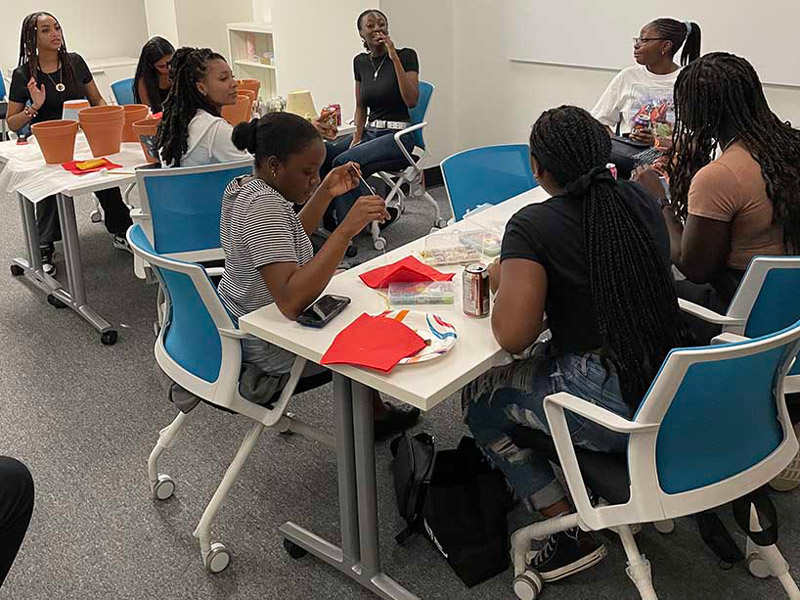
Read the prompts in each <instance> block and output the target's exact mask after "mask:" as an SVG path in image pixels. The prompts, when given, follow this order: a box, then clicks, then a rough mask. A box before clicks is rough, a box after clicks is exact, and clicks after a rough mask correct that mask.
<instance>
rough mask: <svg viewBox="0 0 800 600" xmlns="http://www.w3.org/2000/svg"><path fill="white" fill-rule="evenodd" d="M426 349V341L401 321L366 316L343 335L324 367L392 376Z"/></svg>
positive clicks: (344, 330)
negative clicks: (404, 361) (347, 367)
mask: <svg viewBox="0 0 800 600" xmlns="http://www.w3.org/2000/svg"><path fill="white" fill-rule="evenodd" d="M424 347H425V340H423V339H422V338H421V337H420V336H418V335H417V334H416V332H415V331H414V330H413V329H410V328H409V327H407V326H406V325H404V324H403V323H401V322H400V321H397V320H395V319H387V318H385V317H381V316H378V317H373V316H370V315H368V314H366V313H364V314H362V315H361V316H360V317H358V318H357V319H356V320H355V321H353V322H352V323H350V325H348V326H347V327H345V328H344V329H343V330H342V331H340V332H339V335H337V336H336V338H335V339H334V340H333V343H332V344H331V346H330V348H328V350H327V352H325V355H324V356H323V357H322V363H321V364H323V365H336V364H346V365H355V366H358V367H368V368H370V369H377V370H378V371H383V372H384V373H388V372H389V371H391V370H392V369H393V368H394V366H395V365H396V364H397V363H398V362H400V361H401V360H402V359H404V358H406V357H408V356H413V355H414V354H416V353H417V352H419V351H420V350H422V349H423V348H424Z"/></svg>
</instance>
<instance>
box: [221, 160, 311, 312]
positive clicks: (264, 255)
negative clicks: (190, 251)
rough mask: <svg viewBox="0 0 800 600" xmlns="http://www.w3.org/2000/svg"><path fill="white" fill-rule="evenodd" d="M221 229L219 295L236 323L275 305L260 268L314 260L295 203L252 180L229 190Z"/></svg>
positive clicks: (239, 181) (238, 180)
mask: <svg viewBox="0 0 800 600" xmlns="http://www.w3.org/2000/svg"><path fill="white" fill-rule="evenodd" d="M219 228H220V229H219V234H220V240H221V242H222V249H223V251H224V252H225V273H224V274H223V275H222V280H221V281H220V283H219V287H218V289H219V295H220V297H221V298H222V302H223V304H224V305H225V307H226V308H227V309H228V311H229V312H230V313H231V314H232V315H233V316H234V318H236V319H238V318H239V317H241V316H242V315H244V314H246V313H249V312H251V311H254V310H256V309H259V308H261V307H263V306H267V305H269V304H272V303H273V302H274V301H275V299H274V298H273V297H272V294H270V292H269V290H268V289H267V286H266V285H265V284H264V279H263V278H262V277H261V273H260V272H259V269H260V268H261V267H263V266H264V265H269V264H273V263H279V262H293V263H297V265H298V266H303V265H304V264H306V263H307V262H308V261H310V260H311V259H312V258H313V256H314V248H313V247H312V246H311V240H310V239H309V238H308V235H306V232H305V230H304V229H303V226H302V224H301V223H300V219H298V218H297V214H296V213H295V212H294V208H293V207H292V205H291V203H290V202H289V201H288V200H286V199H285V198H284V197H283V196H281V194H280V193H279V192H277V191H276V190H274V189H272V188H271V187H270V186H269V185H267V183H266V182H265V181H264V180H263V179H259V178H257V177H255V178H254V177H252V176H251V175H244V176H241V177H237V178H236V179H234V180H233V181H231V182H230V183H229V184H228V187H227V188H225V193H224V194H223V196H222V214H221V217H220V222H219Z"/></svg>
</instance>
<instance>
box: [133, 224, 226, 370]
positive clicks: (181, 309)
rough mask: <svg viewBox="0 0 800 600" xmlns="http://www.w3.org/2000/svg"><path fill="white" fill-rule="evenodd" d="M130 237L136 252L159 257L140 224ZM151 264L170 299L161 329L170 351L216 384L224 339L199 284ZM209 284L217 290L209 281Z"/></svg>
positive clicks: (186, 365) (134, 228) (184, 366)
mask: <svg viewBox="0 0 800 600" xmlns="http://www.w3.org/2000/svg"><path fill="white" fill-rule="evenodd" d="M129 239H130V241H131V246H132V249H133V250H134V252H135V251H136V250H137V249H138V250H141V251H144V252H146V253H149V254H153V255H156V256H158V253H157V252H156V251H155V249H154V248H153V246H152V245H151V244H150V242H149V240H148V239H147V235H146V234H145V232H144V230H143V229H142V227H141V225H134V226H133V227H132V228H131V230H130V234H129ZM169 260H170V262H176V263H180V264H184V265H189V264H191V265H192V266H194V267H197V269H198V270H199V272H204V271H205V270H204V269H203V267H202V266H200V265H196V264H193V263H185V262H183V261H176V260H175V259H169ZM150 266H151V268H153V269H154V271H155V272H156V275H157V277H158V278H159V279H160V280H161V282H162V283H163V284H164V288H165V293H166V294H167V297H168V299H169V307H170V309H169V314H168V315H167V318H166V320H165V323H164V326H163V328H162V332H161V335H162V336H163V341H164V348H165V349H166V351H167V354H169V356H170V357H171V358H172V359H173V360H174V361H175V362H176V363H178V364H179V365H180V366H181V367H183V368H184V369H186V370H187V371H189V372H190V373H192V374H193V375H195V376H196V377H199V378H201V379H203V380H205V381H208V382H209V383H213V382H214V381H216V380H217V378H218V377H219V371H220V366H221V364H222V341H221V339H220V336H219V332H218V331H217V326H216V324H215V323H214V320H213V319H212V317H211V314H210V313H209V312H208V309H207V308H206V305H205V303H204V302H203V299H202V298H201V296H200V294H199V292H198V291H197V287H196V286H195V284H194V282H193V281H192V278H191V277H190V276H189V275H187V274H186V273H181V272H179V271H172V270H169V269H168V268H166V267H164V266H159V265H155V264H153V263H152V262H150ZM206 279H207V276H206ZM208 283H209V285H210V286H211V289H214V285H213V284H212V283H211V281H210V280H209V281H208Z"/></svg>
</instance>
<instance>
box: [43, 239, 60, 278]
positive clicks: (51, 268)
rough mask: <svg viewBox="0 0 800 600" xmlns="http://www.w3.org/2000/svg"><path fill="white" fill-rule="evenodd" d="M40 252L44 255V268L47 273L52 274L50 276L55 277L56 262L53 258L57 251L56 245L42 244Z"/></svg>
mask: <svg viewBox="0 0 800 600" xmlns="http://www.w3.org/2000/svg"><path fill="white" fill-rule="evenodd" d="M39 252H40V253H41V257H42V270H43V271H44V272H45V274H47V275H50V277H55V274H56V264H55V260H54V258H53V257H54V255H55V253H56V249H55V247H54V246H53V245H52V244H51V245H49V246H42V247H41V248H39Z"/></svg>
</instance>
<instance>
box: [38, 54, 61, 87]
mask: <svg viewBox="0 0 800 600" xmlns="http://www.w3.org/2000/svg"><path fill="white" fill-rule="evenodd" d="M39 71H41V72H42V73H44V74H45V75H47V78H48V79H49V80H50V82H51V83H52V84H53V87H55V88H56V91H57V92H59V93H61V94H63V93H64V91H65V90H66V89H67V86H65V85H64V84H63V83H62V81H61V80H62V79H63V78H62V77H61V61H59V62H58V83H56V82H55V80H54V79H53V78H52V77H51V76H50V73H45V72H44V71H42V68H41V67H39Z"/></svg>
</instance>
